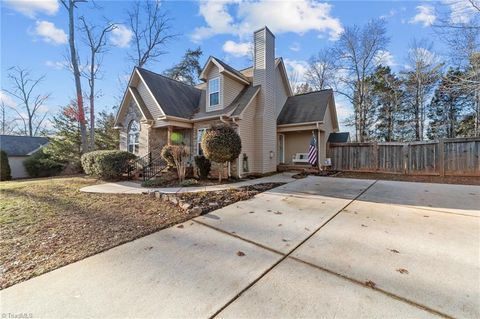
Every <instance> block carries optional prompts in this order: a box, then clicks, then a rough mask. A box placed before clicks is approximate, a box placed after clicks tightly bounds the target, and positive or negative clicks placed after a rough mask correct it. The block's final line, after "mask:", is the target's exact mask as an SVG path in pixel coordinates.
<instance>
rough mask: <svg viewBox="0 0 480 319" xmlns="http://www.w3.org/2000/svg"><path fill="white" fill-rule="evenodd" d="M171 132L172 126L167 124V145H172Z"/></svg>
mask: <svg viewBox="0 0 480 319" xmlns="http://www.w3.org/2000/svg"><path fill="white" fill-rule="evenodd" d="M172 132H173V126H171V125H169V126H168V132H167V145H172Z"/></svg>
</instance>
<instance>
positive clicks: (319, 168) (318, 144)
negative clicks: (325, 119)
mask: <svg viewBox="0 0 480 319" xmlns="http://www.w3.org/2000/svg"><path fill="white" fill-rule="evenodd" d="M321 137H322V136H321V134H320V130H319V129H317V152H318V154H317V165H318V170H321V169H322V159H321V157H320V155H321V154H322V151H321V150H320V147H321V146H322V145H323V144H322V142H321V141H320V139H321Z"/></svg>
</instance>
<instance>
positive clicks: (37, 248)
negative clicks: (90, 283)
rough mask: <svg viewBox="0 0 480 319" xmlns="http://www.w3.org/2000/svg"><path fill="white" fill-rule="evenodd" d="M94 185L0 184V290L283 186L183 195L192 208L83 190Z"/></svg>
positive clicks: (79, 180)
mask: <svg viewBox="0 0 480 319" xmlns="http://www.w3.org/2000/svg"><path fill="white" fill-rule="evenodd" d="M95 183H97V181H96V180H93V179H88V178H83V177H74V178H54V179H42V180H29V181H14V182H2V183H0V189H1V191H0V197H1V198H0V232H1V234H2V237H1V241H0V289H4V288H7V287H9V286H12V285H14V284H16V283H19V282H22V281H25V280H27V279H29V278H32V277H35V276H38V275H41V274H43V273H45V272H48V271H51V270H54V269H56V268H59V267H61V266H64V265H67V264H70V263H72V262H75V261H78V260H81V259H83V258H86V257H88V256H91V255H94V254H97V253H99V252H102V251H104V250H107V249H110V248H112V247H115V246H117V245H120V244H122V243H125V242H128V241H132V240H134V239H136V238H139V237H142V236H146V235H148V234H151V233H153V232H155V231H158V230H160V229H163V228H166V227H169V226H172V225H174V224H177V223H181V222H184V221H186V220H189V219H191V218H193V217H196V216H198V215H200V214H204V213H207V212H209V211H212V210H214V209H218V208H220V207H223V206H226V205H229V204H231V203H234V202H236V201H240V200H245V199H249V198H251V197H253V196H254V195H256V194H258V193H260V192H262V191H265V190H268V189H271V188H273V187H276V186H280V184H273V183H270V184H262V185H255V186H249V187H244V188H242V189H233V190H226V191H218V192H208V193H206V192H204V193H195V194H183V195H181V197H183V198H184V200H185V201H189V202H191V203H192V207H197V206H198V207H201V209H196V210H192V209H182V208H181V207H179V206H178V205H175V204H173V203H171V202H170V201H164V200H161V199H158V198H156V197H155V196H150V195H138V194H92V193H82V192H80V191H79V189H80V188H82V187H84V186H89V185H93V184H95ZM211 203H215V205H211Z"/></svg>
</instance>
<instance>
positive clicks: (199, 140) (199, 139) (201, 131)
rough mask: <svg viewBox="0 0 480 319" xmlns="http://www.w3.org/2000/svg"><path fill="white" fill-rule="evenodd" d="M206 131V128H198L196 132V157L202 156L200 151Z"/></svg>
mask: <svg viewBox="0 0 480 319" xmlns="http://www.w3.org/2000/svg"><path fill="white" fill-rule="evenodd" d="M206 131H207V129H206V128H199V129H198V131H197V155H203V150H202V137H203V134H205V132H206Z"/></svg>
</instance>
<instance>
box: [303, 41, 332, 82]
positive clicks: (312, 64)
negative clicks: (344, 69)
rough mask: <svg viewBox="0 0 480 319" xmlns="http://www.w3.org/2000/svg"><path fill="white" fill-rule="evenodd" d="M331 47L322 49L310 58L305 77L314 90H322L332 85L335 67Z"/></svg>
mask: <svg viewBox="0 0 480 319" xmlns="http://www.w3.org/2000/svg"><path fill="white" fill-rule="evenodd" d="M334 59H335V57H334V53H333V51H332V50H331V49H323V50H321V51H320V52H319V53H318V54H317V55H316V56H313V57H311V58H310V60H309V63H308V69H307V72H306V73H305V79H306V81H307V83H308V84H309V86H310V87H311V88H313V89H314V90H323V89H327V88H331V87H332V86H333V81H332V80H333V79H334V78H335V75H336V71H337V67H336V66H335V60H334Z"/></svg>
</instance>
